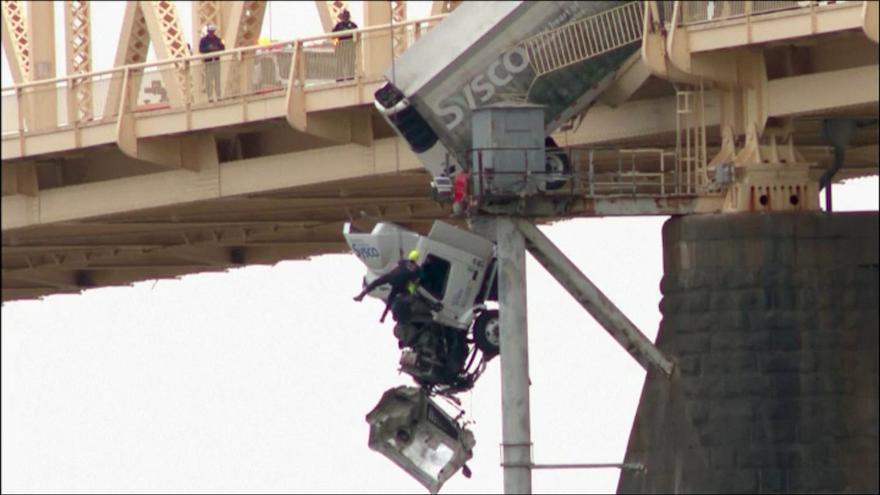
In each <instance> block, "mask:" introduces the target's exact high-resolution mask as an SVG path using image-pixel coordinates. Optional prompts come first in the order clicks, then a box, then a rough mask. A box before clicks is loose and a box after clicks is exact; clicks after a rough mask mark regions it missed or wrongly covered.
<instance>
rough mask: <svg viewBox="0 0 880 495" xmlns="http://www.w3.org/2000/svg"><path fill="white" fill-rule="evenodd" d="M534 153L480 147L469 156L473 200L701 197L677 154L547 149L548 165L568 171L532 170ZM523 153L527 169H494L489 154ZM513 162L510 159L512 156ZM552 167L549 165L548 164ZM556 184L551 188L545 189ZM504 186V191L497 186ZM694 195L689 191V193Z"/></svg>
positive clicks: (657, 150) (640, 150)
mask: <svg viewBox="0 0 880 495" xmlns="http://www.w3.org/2000/svg"><path fill="white" fill-rule="evenodd" d="M533 151H535V149H532V148H480V149H473V150H470V151H469V152H468V156H469V157H470V161H471V163H470V164H469V165H468V166H469V167H470V169H471V170H473V171H474V172H473V174H472V177H471V181H470V182H471V185H470V188H471V197H472V198H473V199H474V201H476V203H477V204H481V203H482V202H484V201H493V200H504V199H512V198H518V197H521V196H522V195H528V194H533V193H536V192H537V193H538V194H542V195H549V196H554V197H559V196H566V197H583V198H612V197H618V198H619V197H627V198H634V197H635V198H639V197H644V198H669V197H678V196H688V195H690V196H692V195H695V194H696V192H695V191H696V190H697V187H696V184H695V183H694V181H696V180H697V179H696V176H694V175H693V174H685V173H683V171H681V170H678V168H677V167H676V156H675V153H674V152H673V151H669V150H664V149H661V148H607V147H595V148H590V147H567V148H546V157H547V161H556V162H557V163H558V164H561V163H565V168H566V169H567V170H565V171H559V170H553V171H548V170H547V169H546V166H545V164H541V165H540V166H539V167H538V168H540V169H541V171H536V170H527V169H529V168H533V167H529V165H528V160H527V157H528V156H530V154H531V152H533ZM490 152H491V153H497V152H505V153H522V154H523V156H524V157H525V159H523V160H515V159H514V158H511V161H520V162H521V163H523V164H524V165H523V166H524V168H525V169H526V170H504V171H499V170H492V169H490V168H489V167H488V165H487V163H488V159H487V160H484V158H483V157H484V154H488V153H490ZM508 157H509V155H508ZM545 163H546V162H545ZM540 183H543V184H546V183H551V184H553V185H551V186H550V187H546V186H543V185H541V186H539V184H540ZM499 184H501V186H500V187H497V186H498V185H499ZM688 191H689V192H688Z"/></svg>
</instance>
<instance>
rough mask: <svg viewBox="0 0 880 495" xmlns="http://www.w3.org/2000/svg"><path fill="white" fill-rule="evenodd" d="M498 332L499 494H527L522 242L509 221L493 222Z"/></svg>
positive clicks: (528, 436) (526, 357)
mask: <svg viewBox="0 0 880 495" xmlns="http://www.w3.org/2000/svg"><path fill="white" fill-rule="evenodd" d="M495 223H496V225H495V228H496V234H495V235H496V240H497V242H498V247H497V249H498V302H499V305H500V314H499V318H500V323H501V328H502V329H503V330H502V332H501V415H502V430H501V431H502V459H501V463H502V466H504V493H531V492H532V470H531V464H532V460H531V452H532V441H531V423H530V419H529V350H528V319H527V311H526V259H525V256H526V252H525V241H524V239H523V235H522V234H521V232H520V230H519V229H517V226H516V223H515V221H514V220H513V219H511V218H509V217H498V218H497V219H496V222H495Z"/></svg>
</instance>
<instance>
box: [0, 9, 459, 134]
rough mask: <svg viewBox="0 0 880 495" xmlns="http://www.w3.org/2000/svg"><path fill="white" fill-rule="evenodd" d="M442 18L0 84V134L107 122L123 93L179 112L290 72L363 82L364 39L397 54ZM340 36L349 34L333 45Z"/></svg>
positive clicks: (311, 78) (284, 84)
mask: <svg viewBox="0 0 880 495" xmlns="http://www.w3.org/2000/svg"><path fill="white" fill-rule="evenodd" d="M446 15H447V14H443V15H437V16H432V17H428V18H424V19H417V20H412V21H407V22H406V23H401V24H395V25H393V26H391V25H382V26H371V27H367V28H363V29H358V30H352V31H346V32H342V33H330V34H326V35H320V36H312V37H308V38H302V39H297V40H291V41H283V42H277V43H272V44H270V45H266V46H249V47H244V48H238V49H231V50H226V51H223V52H219V53H210V54H202V55H193V56H191V57H186V58H179V59H173V60H161V61H157V62H149V63H140V64H132V65H126V66H122V67H116V68H113V69H108V70H102V71H94V72H91V73H88V74H75V75H70V76H65V77H58V78H55V79H48V80H40V81H33V82H28V83H24V84H19V85H14V86H8V87H5V88H2V90H0V93H2V94H0V98H2V106H3V112H2V134H3V135H4V136H7V135H15V134H17V135H27V134H31V133H44V132H52V131H55V130H60V129H66V128H71V127H82V126H89V125H94V124H101V123H108V122H115V121H116V120H117V117H118V114H119V111H120V109H121V108H122V107H121V105H120V103H121V101H120V100H121V98H123V96H124V97H125V98H126V101H125V103H126V106H125V108H126V109H127V110H128V111H131V112H135V113H139V112H149V111H158V110H172V111H173V110H186V109H190V108H192V107H198V106H201V105H210V104H213V103H215V102H217V101H230V100H236V99H242V98H257V97H261V96H263V95H266V94H271V93H277V92H283V91H286V90H287V88H288V86H289V85H290V83H291V78H292V77H296V80H294V81H293V83H294V84H297V85H299V86H300V87H303V88H305V89H306V90H308V89H311V88H316V87H323V86H324V85H333V84H339V83H346V82H350V81H353V80H355V81H361V82H367V80H368V79H369V77H373V78H376V77H375V76H370V71H369V69H370V68H369V67H367V66H366V64H367V63H368V61H367V60H366V57H365V53H366V51H367V50H368V49H369V48H370V45H371V44H373V43H383V44H390V42H391V39H394V40H395V43H401V42H402V43H403V45H404V46H403V47H400V46H394V50H395V53H400V52H401V51H402V50H403V49H405V48H406V47H407V46H409V45H411V44H412V43H415V42H416V41H417V40H418V39H419V38H420V37H421V35H422V34H424V33H426V32H427V31H429V30H430V29H431V28H433V27H434V26H436V25H437V24H438V23H439V22H440V21H442V20H443V18H445V16H446ZM392 29H393V30H394V32H393V35H392ZM401 34H402V35H401ZM392 36H393V38H392ZM344 37H349V38H350V39H343V40H340V41H339V42H334V41H335V40H338V39H340V38H344ZM297 52H300V53H301V55H302V57H300V58H301V62H300V63H301V64H302V66H301V69H302V70H301V71H299V73H298V74H297V75H296V76H294V72H295V71H293V70H292V63H293V61H294V60H295V59H296V58H297V57H296V56H295V55H296V54H297ZM126 78H127V82H126ZM83 85H89V86H90V87H91V93H92V97H91V99H90V100H88V101H86V104H87V105H88V107H87V108H75V107H76V106H77V105H78V101H81V100H77V99H76V92H77V90H79V89H81V86H83ZM38 100H39V102H38ZM47 100H49V101H53V102H54V103H55V105H54V107H55V109H56V111H55V112H54V113H55V115H37V114H36V112H32V111H31V109H32V108H35V107H36V106H37V104H38V103H39V104H40V105H41V106H44V107H45V106H46V105H45V103H44V102H45V101H47ZM74 110H75V111H74Z"/></svg>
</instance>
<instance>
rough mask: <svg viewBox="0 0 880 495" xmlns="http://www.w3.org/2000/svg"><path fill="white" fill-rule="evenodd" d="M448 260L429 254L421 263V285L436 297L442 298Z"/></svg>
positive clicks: (448, 266)
mask: <svg viewBox="0 0 880 495" xmlns="http://www.w3.org/2000/svg"><path fill="white" fill-rule="evenodd" d="M449 268H450V265H449V262H448V261H446V260H444V259H443V258H438V257H437V256H434V255H433V254H429V255H428V256H427V257H426V258H425V261H424V263H422V277H421V280H420V283H421V286H422V287H424V289H425V290H427V291H428V293H430V294H431V295H432V296H434V297H436V298H437V299H443V293H444V292H445V291H446V282H447V281H448V280H449Z"/></svg>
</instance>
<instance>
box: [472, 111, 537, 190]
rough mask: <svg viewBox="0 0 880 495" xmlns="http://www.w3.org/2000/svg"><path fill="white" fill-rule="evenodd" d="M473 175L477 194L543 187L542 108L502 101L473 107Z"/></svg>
mask: <svg viewBox="0 0 880 495" xmlns="http://www.w3.org/2000/svg"><path fill="white" fill-rule="evenodd" d="M472 127H473V146H474V148H473V151H472V162H471V166H472V176H473V179H474V184H473V186H474V190H475V191H476V192H477V194H496V195H508V194H515V195H524V194H533V193H535V192H537V191H538V190H543V189H544V182H545V176H544V175H545V174H544V159H545V156H544V107H543V106H541V105H533V104H531V103H512V102H502V103H496V104H493V105H489V106H486V107H483V108H479V109H477V110H474V113H473V121H472Z"/></svg>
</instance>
